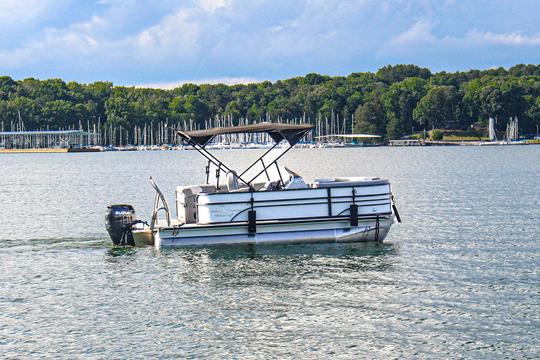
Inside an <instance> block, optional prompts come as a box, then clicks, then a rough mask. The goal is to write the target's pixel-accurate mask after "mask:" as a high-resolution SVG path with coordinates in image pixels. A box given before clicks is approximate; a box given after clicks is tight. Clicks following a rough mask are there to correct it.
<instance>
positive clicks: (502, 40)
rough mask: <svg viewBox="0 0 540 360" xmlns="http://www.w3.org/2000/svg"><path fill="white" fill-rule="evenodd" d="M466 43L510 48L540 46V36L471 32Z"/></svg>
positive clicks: (519, 33) (516, 33)
mask: <svg viewBox="0 0 540 360" xmlns="http://www.w3.org/2000/svg"><path fill="white" fill-rule="evenodd" d="M465 41H470V42H474V43H478V44H493V45H508V46H536V45H540V35H533V36H527V35H523V34H522V33H521V32H510V33H502V34H496V33H492V32H490V31H479V30H476V29H474V30H471V31H470V32H469V33H468V34H467V36H466V37H465Z"/></svg>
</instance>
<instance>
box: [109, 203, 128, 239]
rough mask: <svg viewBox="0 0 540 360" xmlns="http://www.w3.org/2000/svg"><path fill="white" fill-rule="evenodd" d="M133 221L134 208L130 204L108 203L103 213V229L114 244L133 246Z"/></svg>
mask: <svg viewBox="0 0 540 360" xmlns="http://www.w3.org/2000/svg"><path fill="white" fill-rule="evenodd" d="M134 222H135V209H133V206H131V205H109V206H107V213H106V215H105V229H107V232H108V233H109V236H110V237H111V240H112V242H113V244H114V245H130V246H135V242H134V241H133V234H132V233H131V226H132V224H133V223H134Z"/></svg>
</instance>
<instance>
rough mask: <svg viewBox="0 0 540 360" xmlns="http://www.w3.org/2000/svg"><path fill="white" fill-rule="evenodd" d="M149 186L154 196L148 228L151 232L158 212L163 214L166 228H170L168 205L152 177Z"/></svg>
mask: <svg viewBox="0 0 540 360" xmlns="http://www.w3.org/2000/svg"><path fill="white" fill-rule="evenodd" d="M150 185H152V187H153V188H154V190H155V191H156V196H155V197H154V209H153V211H152V220H151V222H150V228H151V229H152V230H153V229H154V226H155V224H156V222H157V221H158V213H159V212H160V211H164V212H165V219H166V220H167V226H171V212H170V210H169V205H168V204H167V200H166V199H165V196H163V193H162V192H161V190H160V188H159V186H157V184H156V182H155V181H154V179H153V178H152V177H150Z"/></svg>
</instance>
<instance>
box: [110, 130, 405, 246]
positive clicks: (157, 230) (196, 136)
mask: <svg viewBox="0 0 540 360" xmlns="http://www.w3.org/2000/svg"><path fill="white" fill-rule="evenodd" d="M311 128H312V126H311V125H284V124H271V123H261V124H254V125H246V126H238V127H229V128H215V129H210V130H199V131H189V132H185V131H179V132H178V134H179V136H180V137H181V138H182V140H183V141H185V142H186V143H187V144H188V145H191V146H192V147H193V148H194V149H195V150H197V151H198V152H199V153H200V154H201V155H203V156H204V157H205V158H206V159H207V160H208V165H207V166H206V182H205V183H204V184H201V185H189V186H178V187H177V188H176V218H173V216H172V214H171V210H170V208H169V206H168V204H167V201H166V199H165V197H164V196H163V194H162V192H161V191H160V189H159V187H158V186H157V185H156V184H155V182H154V181H153V180H152V179H151V181H150V182H151V184H152V186H153V187H154V189H155V191H156V197H155V201H154V210H153V214H152V218H151V221H150V224H146V223H143V222H141V221H134V220H135V219H134V213H135V212H134V210H133V208H132V207H131V206H129V205H111V206H109V209H108V213H107V217H106V224H107V230H108V231H109V233H110V235H111V238H112V240H113V242H114V243H115V244H131V245H133V244H140V243H152V242H153V243H154V245H155V246H156V248H160V247H169V246H185V245H211V244H232V243H252V244H260V243H293V242H329V241H330V242H354V241H383V240H384V238H385V237H386V235H387V234H388V231H389V230H390V227H391V225H392V224H393V222H394V221H395V220H397V221H400V220H399V214H398V213H397V209H396V207H395V205H394V202H393V196H392V193H391V191H390V183H389V182H388V180H386V179H381V178H366V177H348V178H344V177H336V178H328V179H316V180H314V181H312V182H311V183H306V182H305V181H304V180H303V179H302V177H301V176H300V175H298V174H296V173H295V172H293V171H291V170H289V169H287V168H285V167H281V166H280V165H278V160H279V159H280V158H281V157H282V156H283V155H284V154H285V153H286V152H287V151H289V150H290V149H291V148H293V147H294V145H295V144H296V143H297V142H298V141H299V140H300V139H302V138H303V137H304V136H305V135H306V134H307V133H308V132H309V131H310V130H311ZM238 133H267V134H268V135H269V136H270V138H271V139H273V141H274V145H273V146H272V147H271V148H270V149H268V150H267V151H266V152H265V153H264V154H263V155H262V156H261V157H259V158H258V159H257V160H256V161H255V162H254V163H253V164H251V165H250V166H249V167H248V168H247V169H246V170H244V171H243V172H241V173H239V172H236V171H235V170H233V169H232V168H230V167H229V166H227V165H225V164H224V163H223V162H222V161H220V160H219V159H217V158H216V157H215V156H214V155H213V154H211V153H210V152H208V151H207V149H206V148H205V147H206V146H207V145H208V144H210V142H211V141H212V140H213V139H214V138H215V137H216V136H223V135H226V134H238ZM283 142H285V143H286V146H285V147H281V148H278V145H279V144H281V143H283ZM275 150H281V151H280V152H279V154H278V155H277V156H275V155H274V156H272V155H271V154H273V152H274V151H275ZM257 167H261V168H262V169H260V170H259V169H257ZM211 170H215V171H211ZM250 172H251V176H250V175H249V174H250ZM211 173H212V174H215V177H214V179H211V176H210V174H211ZM222 175H225V176H222ZM223 178H224V179H223ZM261 178H262V179H261ZM160 215H161V217H162V219H159V216H160Z"/></svg>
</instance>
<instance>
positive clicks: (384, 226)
mask: <svg viewBox="0 0 540 360" xmlns="http://www.w3.org/2000/svg"><path fill="white" fill-rule="evenodd" d="M393 222H394V216H393V214H389V215H385V216H380V217H375V218H359V219H358V226H351V225H350V220H349V219H348V218H342V219H320V220H311V221H295V222H283V221H274V222H266V223H258V224H257V231H256V232H254V233H249V232H248V225H247V223H238V224H221V225H211V226H208V225H190V226H189V225H188V226H185V225H184V226H182V227H177V228H175V227H163V228H158V229H157V231H156V234H155V242H154V245H155V247H156V248H158V249H159V248H161V247H175V246H190V245H217V244H283V243H317V242H364V241H383V240H384V239H385V238H386V235H387V234H388V231H389V230H390V227H391V225H392V224H393Z"/></svg>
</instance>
